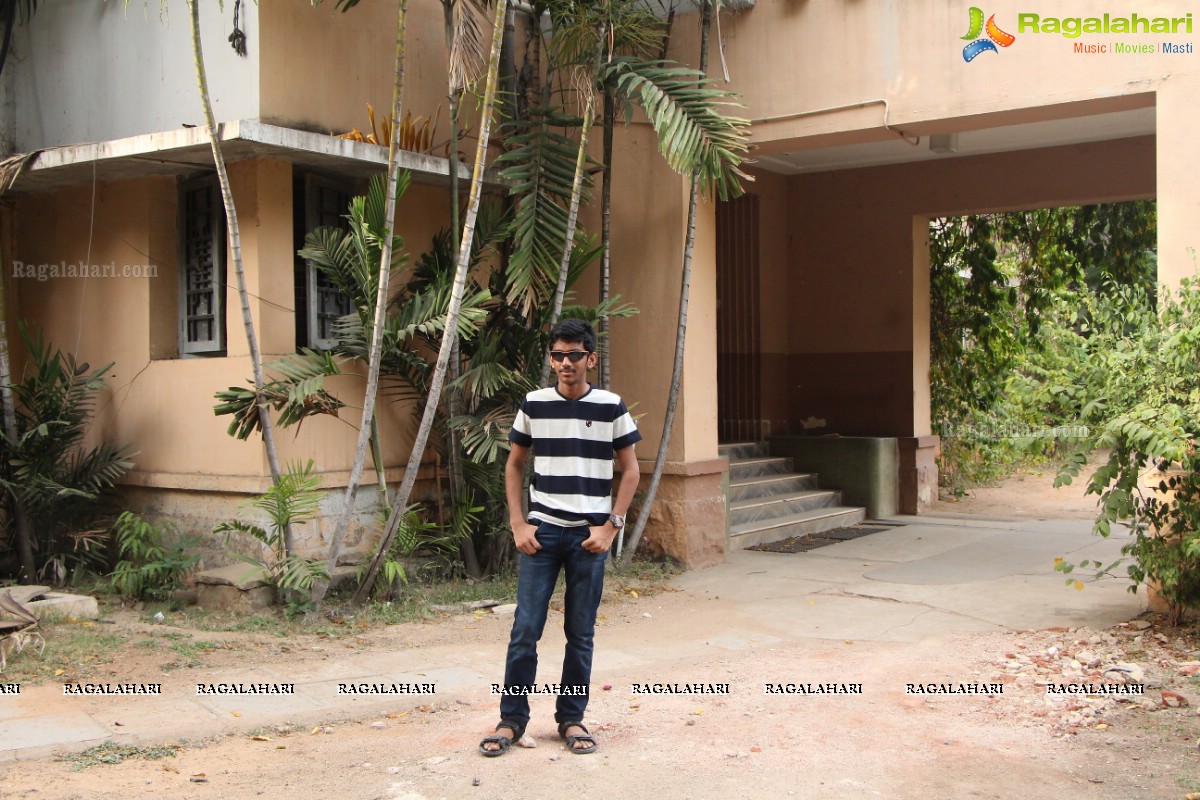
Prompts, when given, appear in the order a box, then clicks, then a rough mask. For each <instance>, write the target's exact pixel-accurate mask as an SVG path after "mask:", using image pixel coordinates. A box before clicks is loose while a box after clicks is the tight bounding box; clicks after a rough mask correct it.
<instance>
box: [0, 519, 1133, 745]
mask: <svg viewBox="0 0 1200 800" xmlns="http://www.w3.org/2000/svg"><path fill="white" fill-rule="evenodd" d="M888 522H891V523H899V524H901V525H902V526H901V527H896V528H894V529H891V530H887V531H884V532H881V533H877V534H873V535H870V536H865V537H862V538H859V539H855V540H851V541H846V542H841V543H839V544H835V545H831V546H829V547H824V548H821V549H819V550H813V551H810V552H807V553H797V554H775V553H761V552H750V551H740V552H734V553H731V554H730V556H729V558H728V560H727V561H726V563H724V564H722V565H720V566H717V567H712V568H709V569H704V570H697V571H693V572H689V573H686V574H684V575H682V576H680V577H678V578H676V579H675V580H674V581H673V586H674V587H675V588H677V589H678V590H679V591H681V592H684V593H686V595H685V596H687V597H689V598H692V599H694V601H695V602H694V605H693V606H692V608H693V611H692V612H691V613H703V614H704V620H703V622H704V625H703V630H704V632H705V633H704V635H703V637H702V638H697V637H696V636H695V634H694V631H695V626H694V625H692V626H683V625H680V624H679V622H680V621H679V620H677V619H675V620H673V619H670V618H664V617H663V616H661V615H660V616H659V617H656V618H654V619H650V620H646V621H645V624H639V625H636V626H624V627H620V626H616V627H611V628H605V629H603V630H602V631H601V632H600V634H599V635H600V636H601V637H602V640H603V646H602V647H600V648H598V652H597V657H596V663H595V671H596V674H597V675H602V674H606V673H608V674H630V673H640V674H657V675H666V674H669V673H670V670H671V667H672V666H673V665H678V664H681V663H686V662H687V661H689V660H699V659H702V658H705V657H708V656H711V655H712V654H713V652H714V650H713V648H717V649H719V650H725V651H727V652H729V653H730V654H731V655H732V654H735V653H739V652H744V651H746V650H749V649H752V648H754V647H761V646H772V645H773V644H781V645H782V644H786V645H789V646H792V645H796V644H798V643H802V642H803V641H804V640H814V639H818V640H819V639H828V640H859V641H874V642H907V641H918V640H921V639H925V638H927V637H930V636H934V635H939V634H947V633H959V632H971V631H1002V630H1006V629H1015V630H1023V629H1038V628H1047V627H1054V626H1066V627H1080V626H1088V627H1091V628H1104V627H1108V626H1111V625H1113V624H1115V623H1117V622H1120V621H1123V620H1127V619H1129V618H1131V617H1133V616H1136V615H1137V614H1138V613H1140V612H1141V611H1142V604H1143V599H1142V597H1141V596H1135V595H1131V594H1130V593H1129V592H1128V591H1127V590H1126V585H1127V584H1126V582H1124V581H1118V580H1105V581H1101V582H1098V583H1096V584H1092V585H1090V586H1089V587H1088V589H1087V591H1084V592H1074V591H1069V590H1067V589H1066V588H1065V587H1064V585H1063V578H1062V576H1061V575H1059V574H1058V573H1056V572H1053V571H1052V564H1053V559H1054V557H1055V556H1064V557H1066V558H1068V559H1069V560H1072V561H1078V560H1080V559H1083V558H1089V559H1098V560H1101V561H1105V562H1106V563H1107V562H1108V561H1111V560H1113V559H1115V558H1116V557H1117V556H1118V555H1119V551H1120V547H1121V543H1122V542H1121V541H1120V539H1119V537H1116V536H1114V537H1113V538H1110V539H1108V540H1105V539H1100V538H1098V537H1096V536H1094V535H1093V534H1092V533H1091V525H1090V523H1088V522H1082V521H1069V522H1062V521H1031V520H984V519H979V518H965V517H951V516H922V517H897V518H895V519H892V520H889V521H888ZM551 628H552V626H547V638H546V642H545V643H544V647H546V648H550V649H548V650H547V652H554V649H555V648H557V647H558V645H557V644H556V642H557V641H561V639H562V635H561V632H560V631H559V632H557V633H556V632H555V631H553V630H551ZM556 637H557V638H556ZM505 644H506V639H504V638H503V636H497V637H496V640H495V641H492V642H487V643H484V644H451V645H444V646H434V647H423V648H420V649H414V650H407V651H405V650H401V651H393V652H368V653H360V654H351V655H347V656H344V657H339V658H337V659H336V660H329V661H320V662H297V663H294V664H289V663H286V662H272V663H270V664H269V665H262V666H257V667H250V668H246V669H243V670H236V669H234V670H230V669H225V670H222V671H221V673H220V677H219V678H211V680H220V681H222V682H225V683H244V684H294V690H295V693H294V694H292V695H288V696H282V697H281V696H279V695H264V696H249V695H236V696H232V695H208V696H202V695H199V694H198V690H197V685H196V680H197V678H196V677H195V676H190V677H189V678H187V679H184V678H183V677H182V676H171V675H164V676H162V677H161V678H154V679H151V678H143V680H161V681H162V694H161V695H159V696H136V697H119V696H113V697H102V698H96V697H64V696H63V694H62V693H63V690H62V688H61V686H59V685H58V684H50V685H42V686H26V687H22V690H21V693H20V694H18V695H4V694H0V761H7V760H13V759H25V758H40V757H43V756H45V755H48V754H50V753H54V752H62V751H68V750H82V749H86V748H88V747H91V746H93V745H96V744H99V743H101V742H104V741H107V740H110V739H112V740H117V741H130V742H135V743H140V744H151V743H165V742H172V741H176V740H178V739H187V738H199V737H205V736H211V735H214V734H220V733H225V732H233V731H244V730H251V729H254V728H257V727H260V726H263V725H267V724H279V723H281V722H284V721H288V722H291V723H293V724H313V723H316V722H320V721H327V720H334V719H346V718H361V717H365V716H368V715H371V714H374V713H380V712H382V711H385V710H392V709H394V708H395V707H396V700H397V698H396V697H394V696H392V697H379V696H365V697H364V696H354V695H347V694H339V691H338V689H339V684H343V683H381V684H417V685H419V684H429V683H434V684H436V695H435V697H434V698H433V699H436V700H437V701H438V702H446V701H450V702H453V701H454V700H455V699H466V700H470V699H478V698H479V697H480V696H481V695H487V694H488V692H489V687H490V684H491V682H492V681H496V680H498V679H499V674H498V671H499V669H500V667H501V665H502V664H503V659H504V647H505ZM552 660H555V661H557V659H556V658H555V659H552ZM412 699H413V700H414V701H418V699H417V698H416V697H414V698H412ZM418 702H419V701H418Z"/></svg>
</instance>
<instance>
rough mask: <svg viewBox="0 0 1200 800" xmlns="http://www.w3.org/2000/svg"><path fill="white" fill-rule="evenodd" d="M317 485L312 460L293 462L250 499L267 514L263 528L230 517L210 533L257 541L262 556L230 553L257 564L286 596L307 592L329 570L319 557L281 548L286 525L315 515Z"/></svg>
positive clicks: (301, 521)
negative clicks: (266, 487)
mask: <svg viewBox="0 0 1200 800" xmlns="http://www.w3.org/2000/svg"><path fill="white" fill-rule="evenodd" d="M320 485H321V476H320V475H318V474H316V473H315V472H314V471H313V462H312V461H311V460H309V462H308V463H307V464H305V465H304V466H303V467H300V466H299V465H295V464H293V465H291V466H289V467H288V471H287V472H286V473H284V474H283V475H281V476H280V478H279V481H278V482H277V483H275V484H273V485H272V486H271V488H269V489H267V491H265V492H263V493H262V494H260V495H258V496H257V497H255V498H253V499H252V500H250V505H251V506H252V507H253V508H255V509H256V510H258V511H259V512H260V513H262V514H263V515H265V516H266V518H267V521H268V525H267V527H266V528H264V527H262V526H260V525H256V524H254V523H251V522H244V521H241V520H231V521H228V522H222V523H221V524H219V525H218V526H217V527H216V528H214V529H213V533H223V534H225V538H226V541H227V542H228V541H229V539H230V537H231V536H232V535H233V534H243V535H246V536H249V537H250V538H252V539H254V540H256V541H257V542H259V543H260V544H261V545H262V546H263V548H264V549H265V550H266V556H265V557H263V558H259V557H255V556H250V555H245V554H242V553H236V552H235V553H233V555H234V556H235V557H237V558H239V559H241V560H242V561H245V562H246V563H248V564H252V565H254V566H256V567H258V568H259V569H260V570H261V571H262V574H263V576H264V577H265V579H266V580H268V581H269V582H270V583H271V585H273V586H274V587H275V588H276V589H277V590H279V591H280V592H281V593H282V594H283V595H284V596H285V597H291V596H293V595H294V594H296V593H303V592H307V591H308V590H310V589H311V588H312V586H313V584H314V583H316V581H318V580H328V579H329V571H328V570H327V569H326V566H325V562H324V561H323V560H322V559H319V558H305V557H303V556H298V555H289V554H288V553H287V552H286V550H285V548H284V531H286V530H287V527H288V526H289V525H293V526H299V525H302V524H304V523H306V522H308V521H309V520H311V519H312V518H313V517H315V516H316V514H317V510H318V508H319V506H320V503H321V493H320V492H319V491H318V488H319V487H320Z"/></svg>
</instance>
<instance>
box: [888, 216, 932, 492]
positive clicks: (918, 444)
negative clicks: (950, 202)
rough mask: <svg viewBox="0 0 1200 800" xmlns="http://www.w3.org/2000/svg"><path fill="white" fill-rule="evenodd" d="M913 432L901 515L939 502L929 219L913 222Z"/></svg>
mask: <svg viewBox="0 0 1200 800" xmlns="http://www.w3.org/2000/svg"><path fill="white" fill-rule="evenodd" d="M912 264H913V270H912V285H913V294H912V414H913V419H912V433H913V435H912V436H910V437H902V438H900V439H899V445H900V464H899V475H898V478H899V484H900V485H899V497H900V512H901V513H903V514H920V513H921V512H922V511H925V510H927V509H928V508H929V507H930V506H931V505H932V504H933V503H934V502H935V501H936V500H937V488H938V472H937V451H938V445H939V444H940V440H939V438H938V437H937V436H934V435H932V434H933V431H932V422H931V416H930V414H931V411H930V403H931V399H930V391H929V314H930V311H929V305H930V299H929V218H928V217H925V216H921V215H918V216H915V217H913V221H912Z"/></svg>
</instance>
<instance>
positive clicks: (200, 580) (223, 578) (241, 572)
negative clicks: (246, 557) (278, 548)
mask: <svg viewBox="0 0 1200 800" xmlns="http://www.w3.org/2000/svg"><path fill="white" fill-rule="evenodd" d="M196 583H197V584H200V585H210V586H232V587H234V588H236V589H241V590H242V591H247V590H250V589H256V588H258V587H260V586H270V582H269V581H267V580H266V578H265V577H264V576H263V574H262V569H261V568H259V567H256V566H255V565H253V564H247V563H245V562H238V563H237V564H230V565H229V566H226V567H217V568H216V569H206V570H204V571H203V572H198V573H196Z"/></svg>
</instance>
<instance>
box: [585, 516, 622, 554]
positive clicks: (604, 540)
mask: <svg viewBox="0 0 1200 800" xmlns="http://www.w3.org/2000/svg"><path fill="white" fill-rule="evenodd" d="M615 538H617V529H616V528H614V527H613V524H612V523H611V522H606V523H604V524H603V525H590V526H588V537H587V538H586V539H584V540H583V549H584V550H587V551H588V552H589V553H607V552H608V548H610V547H612V543H613V539H615Z"/></svg>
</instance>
